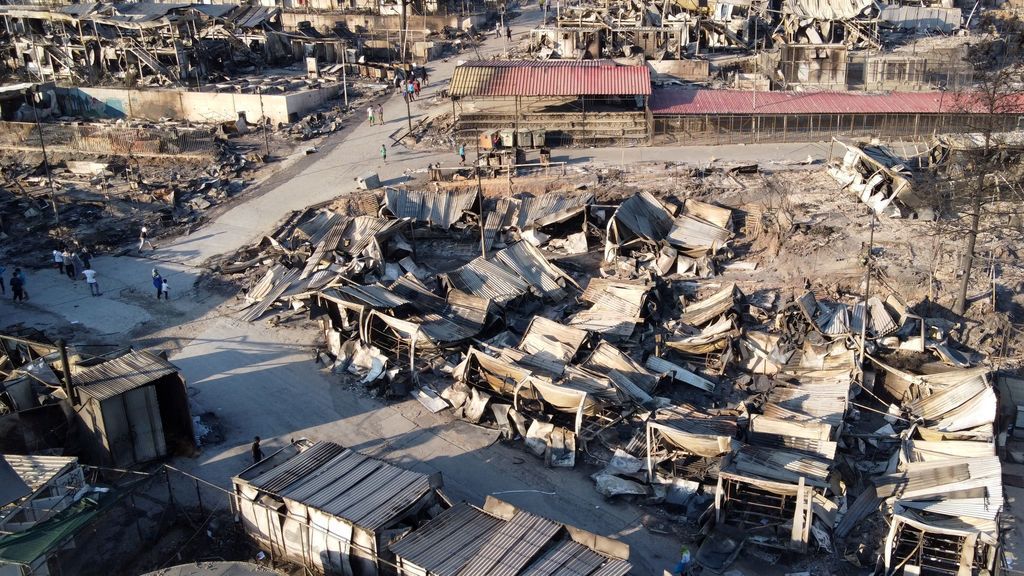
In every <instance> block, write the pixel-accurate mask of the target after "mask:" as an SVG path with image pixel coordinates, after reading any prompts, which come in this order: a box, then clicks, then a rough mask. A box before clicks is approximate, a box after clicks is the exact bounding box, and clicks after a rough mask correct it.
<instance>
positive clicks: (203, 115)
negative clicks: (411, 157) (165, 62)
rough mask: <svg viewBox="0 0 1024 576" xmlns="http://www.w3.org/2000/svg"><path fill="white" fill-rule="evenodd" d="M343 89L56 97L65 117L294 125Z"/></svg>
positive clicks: (79, 90) (101, 91)
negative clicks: (263, 120)
mask: <svg viewBox="0 0 1024 576" xmlns="http://www.w3.org/2000/svg"><path fill="white" fill-rule="evenodd" d="M340 92H341V86H328V87H324V88H319V89H312V90H301V91H297V92H291V93H288V94H264V95H263V97H262V103H261V98H260V95H258V94H238V93H234V92H199V91H194V90H183V89H178V90H175V89H155V90H129V89H125V88H99V87H69V88H58V89H57V99H58V102H59V103H60V108H61V110H62V111H63V112H64V113H65V114H74V115H81V116H86V117H96V118H140V119H144V120H159V119H161V118H173V119H175V120H183V121H188V122H200V123H211V122H227V121H230V120H236V119H237V118H238V114H239V113H245V117H246V119H248V120H249V121H250V122H255V121H256V120H258V119H259V118H260V117H261V116H264V115H265V116H266V117H267V118H270V120H271V121H272V122H274V123H284V122H294V121H296V120H298V119H299V118H301V117H302V116H303V115H304V114H307V113H309V112H312V111H314V110H316V109H317V108H320V107H322V106H324V105H326V104H327V103H328V101H329V100H330V99H332V98H336V97H337V96H338V94H339V93H340Z"/></svg>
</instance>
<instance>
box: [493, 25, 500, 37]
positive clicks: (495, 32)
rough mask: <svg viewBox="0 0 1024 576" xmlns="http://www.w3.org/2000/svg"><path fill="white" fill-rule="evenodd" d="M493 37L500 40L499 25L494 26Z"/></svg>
mask: <svg viewBox="0 0 1024 576" xmlns="http://www.w3.org/2000/svg"><path fill="white" fill-rule="evenodd" d="M494 37H495V38H501V24H495V25H494Z"/></svg>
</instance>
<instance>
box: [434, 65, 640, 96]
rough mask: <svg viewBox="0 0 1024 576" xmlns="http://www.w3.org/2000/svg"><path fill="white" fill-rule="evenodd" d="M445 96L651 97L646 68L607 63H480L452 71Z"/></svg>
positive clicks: (462, 66) (459, 66)
mask: <svg viewBox="0 0 1024 576" xmlns="http://www.w3.org/2000/svg"><path fill="white" fill-rule="evenodd" d="M448 93H449V94H450V95H451V96H453V97H456V98H461V97H466V96H469V97H481V96H483V97H493V96H632V95H646V94H650V93H651V76H650V71H649V70H648V69H647V66H619V65H617V64H615V63H614V62H611V61H609V60H544V61H540V60H482V61H470V62H464V63H462V64H460V65H458V66H456V67H455V71H454V73H453V74H452V79H451V84H450V85H449V88H448Z"/></svg>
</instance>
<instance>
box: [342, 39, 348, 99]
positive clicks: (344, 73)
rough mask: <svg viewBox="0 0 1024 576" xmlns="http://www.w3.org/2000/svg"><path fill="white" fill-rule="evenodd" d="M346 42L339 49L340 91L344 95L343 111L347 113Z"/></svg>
mask: <svg viewBox="0 0 1024 576" xmlns="http://www.w3.org/2000/svg"><path fill="white" fill-rule="evenodd" d="M346 58H348V40H346V41H345V43H344V45H343V46H342V49H341V89H342V91H343V92H344V93H345V111H346V112H348V62H346V60H345V59H346Z"/></svg>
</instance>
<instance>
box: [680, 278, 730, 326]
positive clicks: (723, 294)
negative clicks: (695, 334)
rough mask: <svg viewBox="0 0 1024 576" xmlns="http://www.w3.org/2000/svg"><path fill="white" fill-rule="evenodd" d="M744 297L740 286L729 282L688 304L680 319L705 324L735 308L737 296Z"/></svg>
mask: <svg viewBox="0 0 1024 576" xmlns="http://www.w3.org/2000/svg"><path fill="white" fill-rule="evenodd" d="M742 297H743V293H742V292H740V290H739V288H737V287H736V285H735V284H729V285H727V286H725V287H724V288H722V289H721V290H719V291H718V292H715V293H714V294H712V295H711V296H708V297H707V298H705V299H703V300H699V301H697V302H693V303H692V304H687V306H686V308H685V309H684V310H683V313H682V315H681V316H679V320H680V321H681V322H683V323H684V324H689V325H691V326H703V325H704V324H707V323H708V322H711V321H712V320H716V319H717V318H718V317H720V316H722V315H723V314H725V313H726V312H728V311H729V310H731V309H733V307H735V306H736V300H737V298H742Z"/></svg>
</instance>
